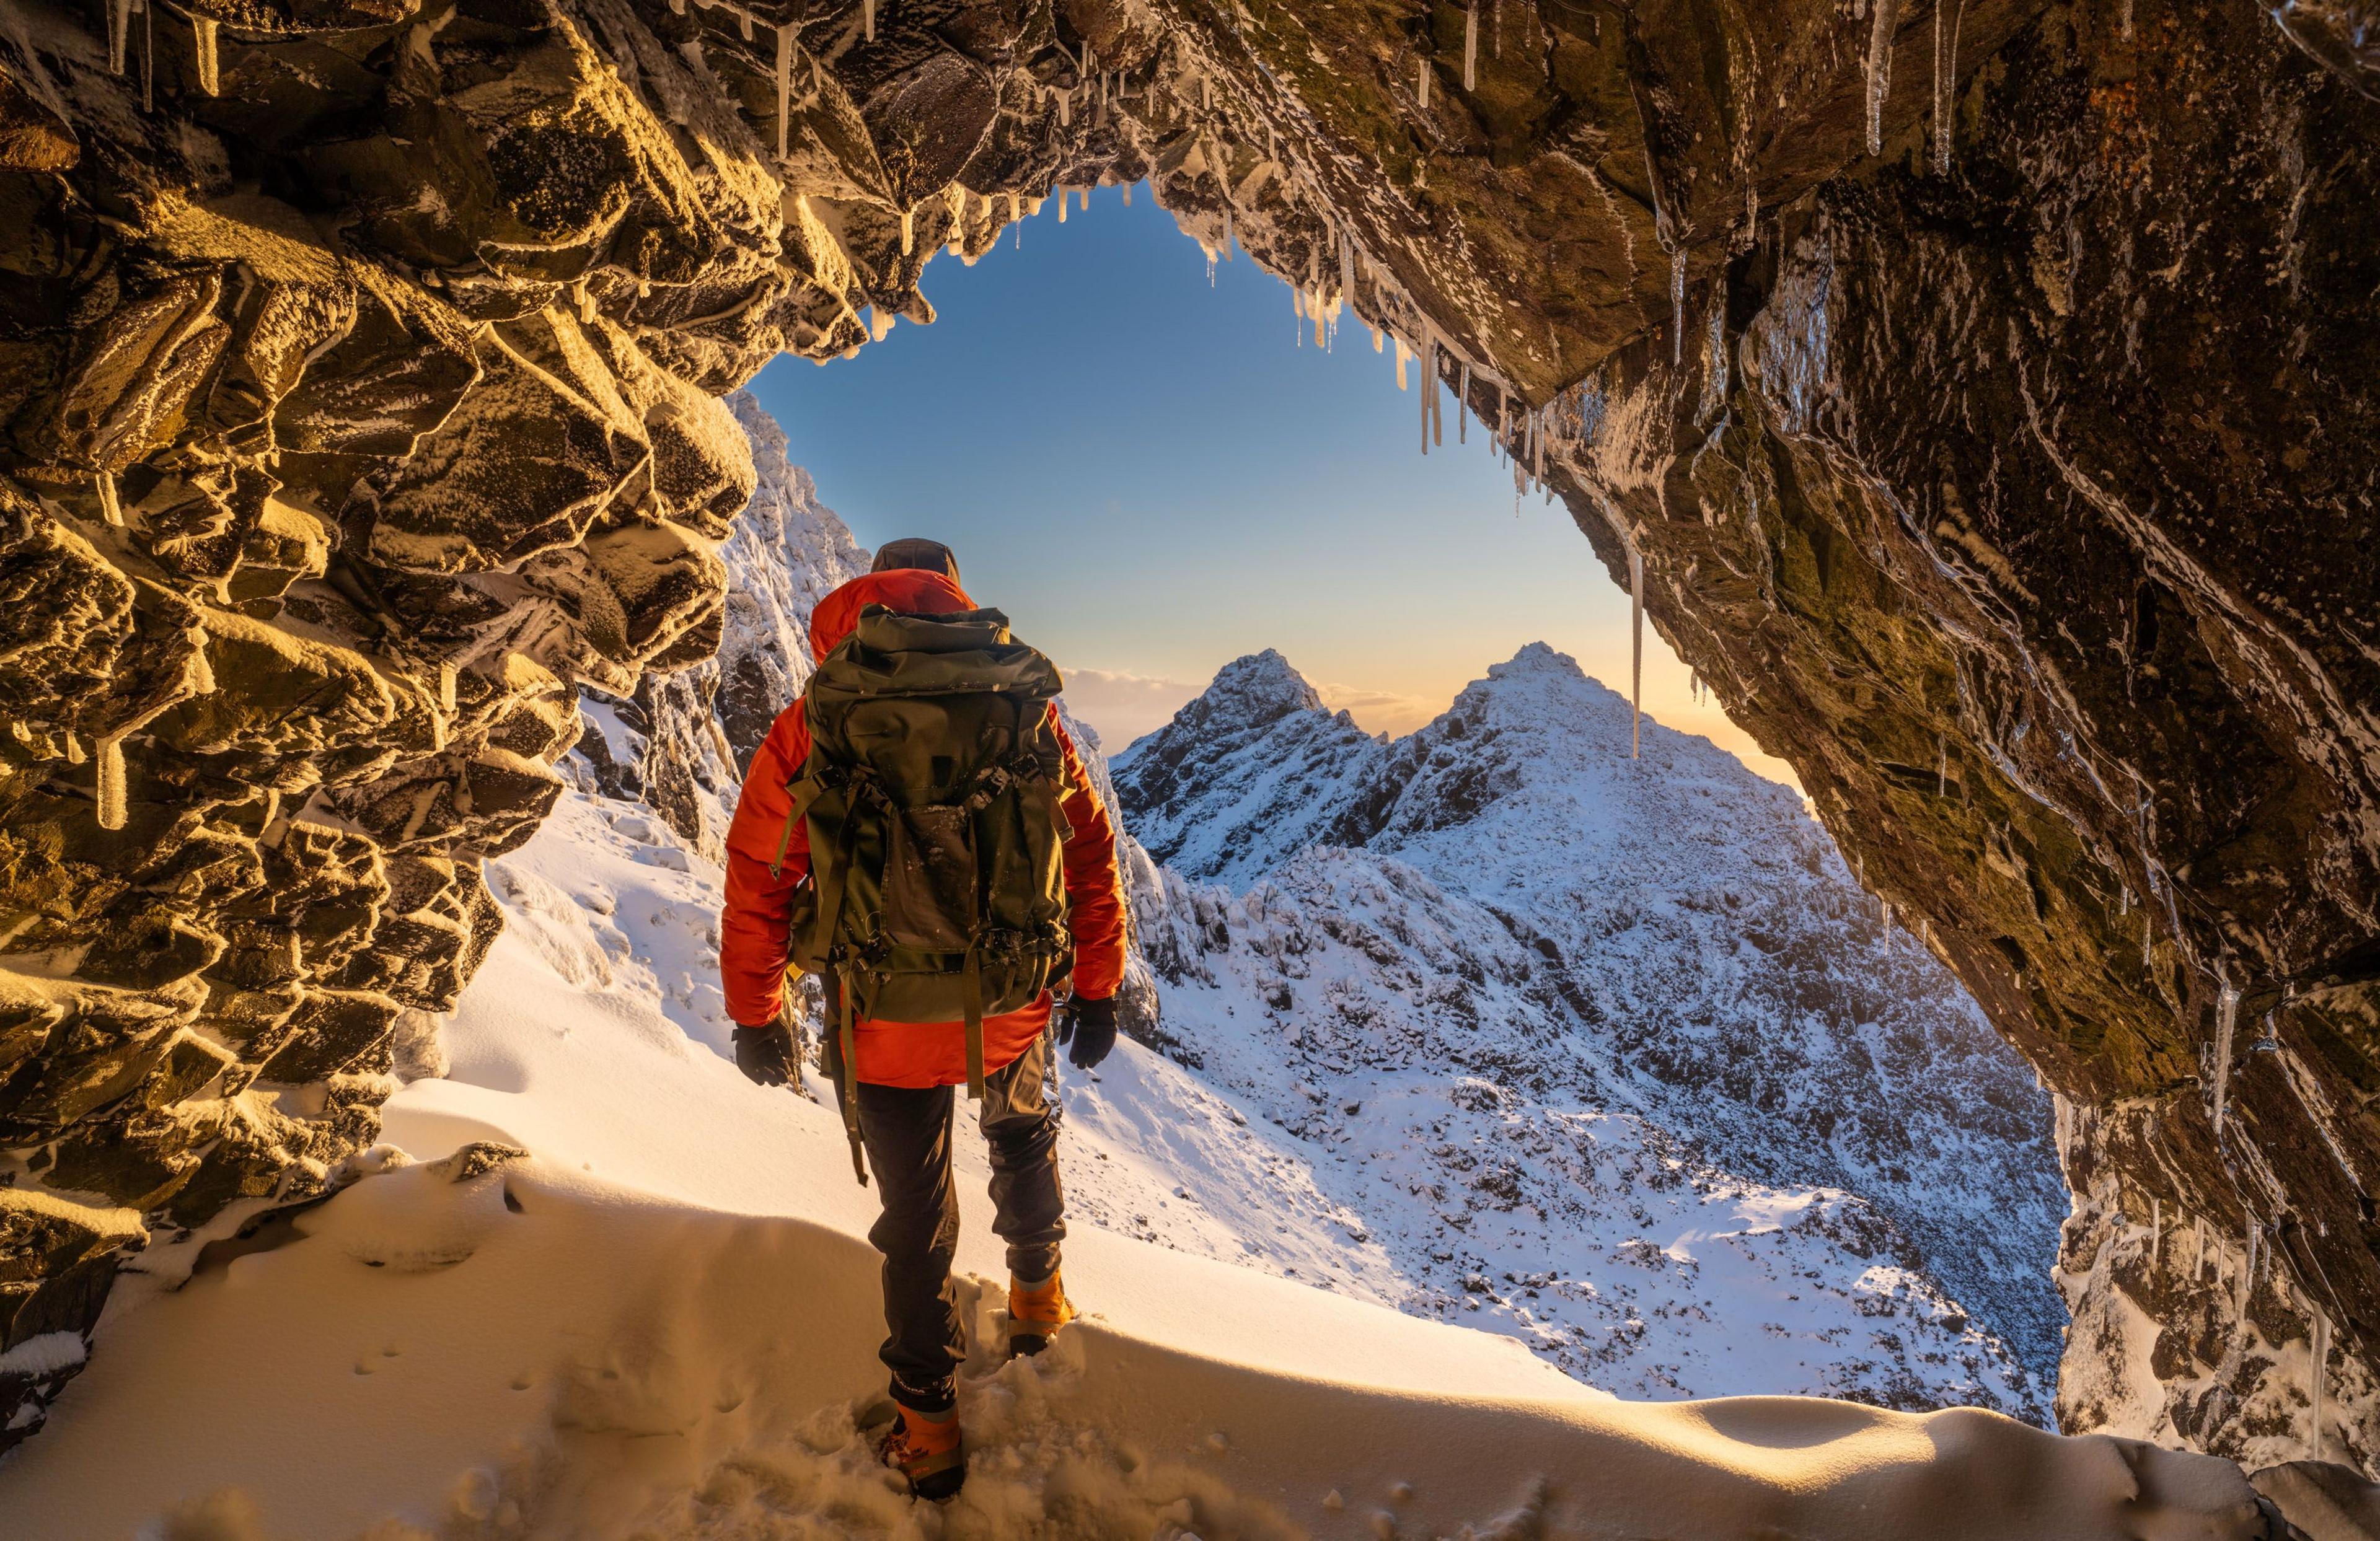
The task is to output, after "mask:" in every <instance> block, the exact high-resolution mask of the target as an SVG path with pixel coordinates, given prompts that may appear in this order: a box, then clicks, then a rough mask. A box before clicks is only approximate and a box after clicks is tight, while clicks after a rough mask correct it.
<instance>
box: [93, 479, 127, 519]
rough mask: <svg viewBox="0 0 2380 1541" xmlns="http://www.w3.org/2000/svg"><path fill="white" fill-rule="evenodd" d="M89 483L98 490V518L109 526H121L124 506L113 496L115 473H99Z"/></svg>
mask: <svg viewBox="0 0 2380 1541" xmlns="http://www.w3.org/2000/svg"><path fill="white" fill-rule="evenodd" d="M91 481H92V483H93V484H94V485H95V486H97V487H98V489H99V516H100V517H101V518H103V519H105V520H106V521H107V522H108V523H109V524H111V525H116V526H119V527H120V526H122V525H123V523H124V504H122V503H121V502H120V501H118V499H117V498H116V495H115V472H114V471H101V472H100V473H99V474H98V475H96V476H94V477H93V478H91Z"/></svg>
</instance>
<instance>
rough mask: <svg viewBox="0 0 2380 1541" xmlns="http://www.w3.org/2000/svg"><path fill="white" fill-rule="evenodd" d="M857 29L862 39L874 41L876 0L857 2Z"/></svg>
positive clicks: (860, 0)
mask: <svg viewBox="0 0 2380 1541" xmlns="http://www.w3.org/2000/svg"><path fill="white" fill-rule="evenodd" d="M859 28H860V35H861V36H862V37H864V38H866V39H867V40H868V42H875V41H876V0H859Z"/></svg>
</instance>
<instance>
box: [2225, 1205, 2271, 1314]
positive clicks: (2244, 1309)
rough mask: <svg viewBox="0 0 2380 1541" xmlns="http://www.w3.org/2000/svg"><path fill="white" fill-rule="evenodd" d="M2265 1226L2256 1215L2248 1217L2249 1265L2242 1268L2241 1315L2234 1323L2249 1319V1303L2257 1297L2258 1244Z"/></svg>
mask: <svg viewBox="0 0 2380 1541" xmlns="http://www.w3.org/2000/svg"><path fill="white" fill-rule="evenodd" d="M2264 1237H2265V1228H2264V1227H2263V1226H2261V1225H2258V1224H2257V1223H2256V1217H2255V1216H2253V1215H2250V1216H2249V1217H2248V1266H2247V1267H2246V1268H2242V1269H2240V1316H2239V1318H2238V1320H2237V1321H2235V1322H2234V1323H2233V1324H2232V1325H2234V1326H2235V1327H2236V1326H2243V1325H2245V1324H2246V1322H2247V1320H2248V1303H2249V1302H2250V1301H2252V1300H2253V1299H2255V1297H2256V1244H2258V1243H2259V1242H2261V1241H2263V1240H2264Z"/></svg>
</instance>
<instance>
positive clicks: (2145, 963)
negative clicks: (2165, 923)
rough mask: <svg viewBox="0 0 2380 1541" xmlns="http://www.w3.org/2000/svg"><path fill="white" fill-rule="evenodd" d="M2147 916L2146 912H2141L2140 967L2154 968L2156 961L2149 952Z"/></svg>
mask: <svg viewBox="0 0 2380 1541" xmlns="http://www.w3.org/2000/svg"><path fill="white" fill-rule="evenodd" d="M2149 942H2150V930H2149V916H2148V912H2147V911H2146V910H2143V911H2142V912H2141V966H2142V967H2143V968H2154V967H2155V966H2156V959H2155V956H2154V955H2153V954H2152V953H2150V951H2149Z"/></svg>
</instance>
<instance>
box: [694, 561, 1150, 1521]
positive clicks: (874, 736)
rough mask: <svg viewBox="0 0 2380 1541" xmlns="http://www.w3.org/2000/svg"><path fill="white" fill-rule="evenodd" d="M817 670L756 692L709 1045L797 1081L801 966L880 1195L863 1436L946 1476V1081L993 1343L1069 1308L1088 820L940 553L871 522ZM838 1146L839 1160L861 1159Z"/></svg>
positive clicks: (1010, 667) (1033, 1338)
mask: <svg viewBox="0 0 2380 1541" xmlns="http://www.w3.org/2000/svg"><path fill="white" fill-rule="evenodd" d="M810 653H811V655H812V657H813V658H815V659H816V660H817V661H818V664H819V670H818V673H816V674H814V675H812V676H811V679H810V682H809V684H808V686H807V687H805V689H804V690H803V692H802V698H801V699H799V700H797V701H795V702H794V703H793V704H792V705H791V706H789V707H787V708H786V709H785V710H783V712H782V713H780V714H779V715H778V718H777V721H776V723H775V724H774V725H773V726H772V727H771V728H770V730H769V735H768V737H767V739H766V740H764V741H763V742H762V744H761V746H760V747H759V752H758V753H756V754H755V755H754V756H753V758H752V766H751V770H750V771H749V772H748V773H747V775H746V776H745V778H744V792H743V797H742V800H741V801H740V802H739V803H738V804H737V805H736V808H735V822H734V824H733V825H732V826H731V827H730V829H729V831H728V835H727V907H726V913H725V914H724V915H723V916H722V917H721V927H720V937H721V940H720V950H719V964H720V971H721V973H722V975H723V976H724V977H725V985H726V991H727V1008H728V1012H729V1013H730V1014H731V1015H732V1016H734V1018H735V1021H736V1023H737V1026H736V1028H735V1062H736V1064H737V1065H738V1066H739V1067H741V1068H742V1070H743V1071H744V1074H747V1075H748V1076H750V1077H751V1078H752V1079H753V1080H755V1081H757V1082H759V1083H761V1084H762V1085H787V1084H798V1076H799V1070H800V1050H799V1049H798V1048H797V1047H796V1044H795V1038H794V1036H793V1034H792V1032H791V1030H790V1029H789V1027H788V1026H787V1025H786V1021H785V1017H784V1016H783V1015H781V1009H782V1007H783V998H784V992H785V988H786V975H787V969H788V965H791V966H792V967H795V968H798V969H801V970H804V971H806V972H809V973H814V974H818V975H820V977H821V978H822V981H823V983H824V986H825V994H826V1001H827V1009H826V1024H825V1030H824V1031H823V1032H822V1033H821V1034H820V1038H821V1040H822V1044H823V1048H824V1054H823V1059H824V1062H825V1066H826V1069H827V1071H828V1073H829V1074H830V1075H831V1076H832V1079H833V1081H834V1083H835V1090H836V1096H837V1098H838V1100H839V1102H840V1104H841V1107H842V1110H843V1115H844V1127H845V1130H846V1132H847V1133H848V1134H849V1135H850V1137H851V1142H852V1160H853V1164H854V1167H855V1169H856V1171H857V1172H858V1175H859V1181H860V1182H862V1183H866V1182H867V1181H868V1173H869V1171H873V1173H874V1175H875V1179H876V1186H877V1193H878V1195H879V1198H880V1202H881V1204H882V1206H883V1213H882V1215H881V1217H880V1219H878V1220H877V1222H876V1224H875V1226H874V1227H873V1228H872V1229H871V1230H870V1231H869V1232H868V1240H869V1241H870V1242H872V1243H874V1244H875V1245H876V1249H877V1250H878V1251H879V1252H880V1253H882V1254H883V1255H884V1319H885V1325H886V1327H887V1328H888V1329H889V1336H887V1337H886V1339H885V1340H884V1347H883V1350H882V1357H883V1360H884V1364H885V1366H886V1367H887V1368H888V1369H890V1370H891V1371H892V1402H893V1405H894V1408H895V1410H896V1412H897V1414H898V1416H897V1419H896V1420H895V1421H894V1423H893V1425H892V1429H891V1431H890V1432H889V1433H888V1434H887V1435H886V1437H885V1439H884V1442H883V1446H882V1451H881V1453H882V1455H883V1458H884V1461H885V1462H886V1464H888V1465H890V1466H892V1467H893V1468H895V1469H896V1470H898V1471H900V1472H901V1473H902V1474H904V1475H905V1476H906V1477H907V1478H908V1480H909V1485H910V1489H911V1491H913V1492H914V1493H916V1494H917V1496H918V1497H920V1498H929V1499H945V1498H948V1497H950V1496H951V1495H953V1494H954V1493H956V1492H957V1491H958V1490H959V1486H960V1484H961V1483H962V1482H964V1481H965V1476H966V1467H965V1452H964V1450H962V1448H961V1444H960V1438H959V1425H958V1413H957V1403H956V1395H955V1372H956V1370H957V1366H958V1365H959V1363H960V1362H961V1360H962V1359H963V1358H964V1357H965V1335H964V1333H963V1331H962V1329H961V1326H960V1322H959V1317H958V1310H957V1289H956V1287H955V1286H954V1285H953V1282H952V1280H951V1257H952V1254H953V1251H954V1250H955V1249H956V1247H957V1244H958V1235H959V1206H958V1195H957V1193H956V1191H955V1190H954V1188H953V1185H952V1181H951V1118H952V1110H953V1102H954V1096H953V1087H955V1086H960V1085H965V1086H966V1087H967V1090H968V1095H969V1096H970V1097H971V1098H975V1099H977V1102H978V1103H979V1109H978V1115H977V1116H978V1119H979V1122H981V1125H982V1128H983V1135H984V1139H985V1141H986V1143H987V1144H988V1145H989V1146H990V1153H991V1200H992V1205H993V1208H994V1211H995V1218H994V1219H993V1220H992V1229H993V1230H994V1231H995V1232H998V1233H999V1235H1000V1237H1001V1239H1002V1241H1004V1242H1006V1243H1007V1244H1008V1268H1009V1285H1008V1318H1009V1352H1010V1353H1012V1354H1014V1353H1039V1352H1040V1351H1041V1349H1042V1348H1043V1347H1044V1346H1045V1345H1046V1344H1047V1343H1048V1342H1049V1341H1050V1336H1051V1335H1052V1334H1054V1333H1055V1332H1056V1331H1057V1330H1058V1329H1060V1328H1061V1327H1062V1326H1064V1325H1065V1324H1066V1322H1067V1321H1069V1320H1071V1319H1072V1318H1073V1317H1074V1315H1075V1312H1074V1308H1073V1306H1072V1305H1071V1304H1069V1303H1068V1302H1067V1299H1066V1292H1065V1290H1064V1287H1063V1286H1062V1284H1061V1283H1060V1281H1059V1276H1058V1261H1059V1259H1058V1248H1059V1243H1060V1241H1061V1240H1062V1238H1063V1237H1064V1236H1065V1233H1066V1224H1065V1219H1064V1213H1065V1205H1064V1199H1063V1196H1062V1194H1061V1192H1060V1189H1059V1184H1058V1152H1057V1146H1058V1108H1057V1105H1056V1104H1055V1103H1054V1102H1053V1101H1051V1100H1050V1052H1051V1050H1050V1032H1049V1029H1050V1025H1051V1013H1052V1006H1053V996H1054V993H1055V992H1057V991H1060V990H1065V991H1069V992H1070V993H1069V994H1068V995H1067V997H1066V1001H1065V1004H1064V1007H1063V1009H1062V1012H1061V1013H1060V1014H1059V1017H1058V1020H1057V1024H1056V1026H1057V1031H1056V1035H1055V1036H1056V1037H1057V1041H1058V1043H1059V1044H1060V1045H1061V1046H1065V1047H1068V1049H1069V1055H1068V1057H1069V1059H1070V1060H1071V1061H1072V1062H1074V1063H1075V1065H1077V1066H1080V1067H1081V1068H1083V1069H1086V1070H1087V1069H1089V1068H1091V1067H1092V1066H1094V1065H1097V1064H1098V1063H1099V1062H1100V1061H1101V1060H1103V1059H1105V1058H1106V1057H1107V1054H1108V1051H1109V1050H1111V1049H1112V1048H1114V1046H1115V1037H1116V1005H1115V990H1116V986H1117V984H1118V983H1119V981H1121V979H1122V978H1123V958H1124V915H1123V891H1122V889H1121V887H1120V885H1119V882H1118V879H1117V874H1116V858H1115V826H1114V824H1113V823H1112V822H1111V820H1110V819H1109V817H1108V810H1107V808H1106V807H1105V806H1104V805H1103V804H1102V803H1101V802H1100V800H1099V793H1098V791H1097V790H1096V789H1095V788H1093V786H1092V785H1091V783H1090V782H1089V779H1088V778H1087V777H1086V776H1085V775H1084V773H1083V764H1082V760H1081V758H1080V757H1079V756H1078V755H1077V754H1076V753H1075V746H1074V743H1073V741H1072V740H1071V739H1070V738H1069V737H1068V736H1067V734H1066V731H1065V729H1064V728H1063V727H1062V726H1060V724H1059V721H1058V712H1057V707H1056V705H1055V701H1056V697H1057V694H1058V689H1059V684H1060V682H1059V678H1058V672H1057V669H1056V667H1055V666H1054V665H1052V664H1051V663H1050V661H1049V660H1047V659H1046V658H1043V657H1042V656H1041V655H1040V654H1039V653H1038V652H1035V651H1034V650H1033V649H1030V648H1027V647H1025V646H1024V645H1023V644H1021V643H1017V642H1015V641H1014V640H1013V639H1011V638H1010V637H1009V635H1008V630H1007V619H1006V617H1004V616H1002V614H1001V613H999V612H998V611H992V610H978V609H977V608H976V603H975V601H973V600H971V599H969V598H968V597H967V593H966V590H965V589H964V588H960V587H959V569H958V563H957V560H956V559H955V558H954V557H953V556H952V554H951V552H950V551H949V549H948V548H947V547H945V546H942V545H941V544H940V543H939V542H937V541H932V540H895V541H893V542H892V544H890V545H888V546H886V547H885V548H884V549H883V550H882V551H880V552H878V553H877V555H876V562H875V566H874V570H873V571H871V572H869V573H868V575H867V576H863V577H857V578H854V579H853V580H852V581H850V582H849V583H846V584H844V586H843V587H841V588H837V589H836V590H834V592H832V594H829V595H828V596H827V597H826V598H825V599H823V600H821V601H820V602H819V606H818V609H817V610H816V611H815V612H814V613H813V614H812V615H811V618H810ZM863 1153H864V1157H865V1159H864V1162H863V1159H862V1158H863Z"/></svg>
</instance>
